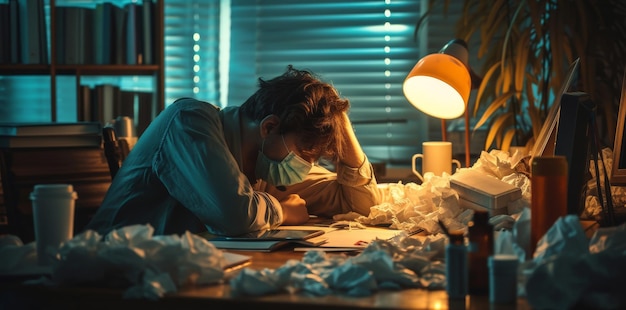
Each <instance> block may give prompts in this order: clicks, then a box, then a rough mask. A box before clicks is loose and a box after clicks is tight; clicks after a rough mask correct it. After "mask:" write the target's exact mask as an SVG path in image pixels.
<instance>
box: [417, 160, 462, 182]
mask: <svg viewBox="0 0 626 310" xmlns="http://www.w3.org/2000/svg"><path fill="white" fill-rule="evenodd" d="M417 158H422V161H423V160H424V154H415V155H413V158H412V160H411V170H412V171H413V173H414V174H415V175H416V176H417V177H418V178H419V179H420V180H421V181H422V182H424V176H422V174H421V173H419V171H417V169H415V160H416V159H417ZM459 164H460V163H459Z"/></svg>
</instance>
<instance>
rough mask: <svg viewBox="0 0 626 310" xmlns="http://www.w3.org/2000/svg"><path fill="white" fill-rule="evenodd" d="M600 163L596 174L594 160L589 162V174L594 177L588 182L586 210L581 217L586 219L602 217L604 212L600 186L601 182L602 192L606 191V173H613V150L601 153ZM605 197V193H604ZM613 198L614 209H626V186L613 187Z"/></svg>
mask: <svg viewBox="0 0 626 310" xmlns="http://www.w3.org/2000/svg"><path fill="white" fill-rule="evenodd" d="M599 159H600V161H598V165H599V168H600V169H598V172H597V173H596V165H595V164H594V162H593V161H592V160H590V161H589V174H590V175H591V176H592V177H591V178H590V179H589V181H587V185H586V186H587V191H586V193H585V194H586V197H585V208H584V211H583V212H582V214H581V217H585V218H597V217H601V216H602V213H603V212H604V210H603V208H602V204H601V203H600V199H599V198H598V196H599V195H598V194H599V193H598V185H597V182H598V181H599V183H600V186H601V190H604V188H605V185H604V178H605V176H604V175H605V172H609V173H610V172H611V171H612V169H613V151H612V150H611V148H604V149H602V152H601V157H600V158H599ZM603 163H604V168H605V169H606V171H605V169H603V168H602V164H603ZM597 177H599V179H598V178H597ZM602 194H603V195H605V193H604V192H603V193H602ZM605 196H606V195H605ZM611 198H612V201H613V207H614V208H615V209H616V210H618V209H622V210H623V209H624V208H626V186H616V185H611Z"/></svg>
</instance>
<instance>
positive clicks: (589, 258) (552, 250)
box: [522, 215, 626, 310]
mask: <svg viewBox="0 0 626 310" xmlns="http://www.w3.org/2000/svg"><path fill="white" fill-rule="evenodd" d="M624 262H626V224H622V225H620V226H616V227H609V228H599V229H598V230H597V231H596V233H595V234H594V236H593V237H592V238H591V240H588V239H587V237H586V235H585V232H584V231H583V229H582V227H581V225H580V221H579V219H578V217H577V216H575V215H567V216H564V217H561V218H559V219H558V220H557V221H556V223H555V224H554V225H553V226H552V227H551V228H550V229H549V230H548V232H547V233H546V234H545V235H544V237H543V238H542V239H541V240H540V242H539V243H538V248H537V251H536V252H535V255H534V258H533V260H531V261H529V262H526V263H525V264H523V265H522V272H523V274H525V275H527V279H526V283H525V290H526V299H527V300H528V302H529V304H530V305H531V306H532V307H533V309H557V310H558V309H572V308H577V309H587V308H592V309H624V308H625V307H626V294H624V279H626V264H624Z"/></svg>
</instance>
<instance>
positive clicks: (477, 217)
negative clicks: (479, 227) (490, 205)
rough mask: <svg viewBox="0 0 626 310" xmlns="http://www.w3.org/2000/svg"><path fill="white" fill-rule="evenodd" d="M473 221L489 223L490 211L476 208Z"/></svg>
mask: <svg viewBox="0 0 626 310" xmlns="http://www.w3.org/2000/svg"><path fill="white" fill-rule="evenodd" d="M472 222H473V223H480V224H487V223H489V212H488V211H487V210H474V216H472Z"/></svg>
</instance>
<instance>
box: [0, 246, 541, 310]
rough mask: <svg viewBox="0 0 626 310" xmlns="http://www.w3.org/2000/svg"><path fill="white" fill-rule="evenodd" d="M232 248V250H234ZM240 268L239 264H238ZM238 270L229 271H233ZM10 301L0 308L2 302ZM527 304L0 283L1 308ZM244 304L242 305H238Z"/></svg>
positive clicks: (266, 257)
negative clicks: (150, 294)
mask: <svg viewBox="0 0 626 310" xmlns="http://www.w3.org/2000/svg"><path fill="white" fill-rule="evenodd" d="M233 252H235V251H233ZM235 253H240V254H244V255H251V256H252V263H251V264H250V265H248V266H246V268H252V269H257V270H261V269H264V268H271V269H275V268H278V267H280V266H282V265H284V264H285V262H286V261H287V260H289V259H296V260H301V259H302V255H303V252H294V251H291V250H290V249H285V250H281V251H276V252H272V253H261V252H235ZM239 270H241V269H239ZM239 270H235V271H233V272H231V276H233V275H235V274H236V272H239ZM3 302H4V303H5V305H7V303H11V302H13V303H14V304H8V306H5V307H2V303H3ZM131 307H142V309H143V308H144V307H149V308H145V309H150V310H156V309H235V308H238V309H250V308H254V309H255V310H256V309H273V310H278V309H289V310H305V309H315V310H319V309H324V310H327V309H530V306H529V305H528V304H527V303H526V300H525V299H523V298H519V299H518V300H517V303H516V304H490V303H489V298H488V296H470V297H467V298H466V300H465V301H463V300H453V301H449V300H448V298H447V294H446V292H445V290H435V291H429V290H425V289H404V290H400V291H380V292H378V293H376V294H373V295H371V296H365V297H348V296H342V295H327V296H303V295H300V294H287V293H284V294H275V295H264V296H260V297H253V296H233V294H232V292H231V290H230V287H229V285H228V284H227V283H225V284H217V285H210V286H202V287H191V288H185V289H181V290H179V291H178V292H177V293H174V294H169V295H167V296H165V297H163V298H161V299H159V300H158V301H147V300H126V299H123V298H122V291H121V290H115V289H102V288H85V287H71V288H69V287H53V288H50V287H37V286H23V285H4V287H3V288H2V290H1V291H0V308H3V309H4V308H6V309H39V308H46V309H64V310H65V309H90V310H91V309H130V308H131ZM242 307H243V308H242Z"/></svg>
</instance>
